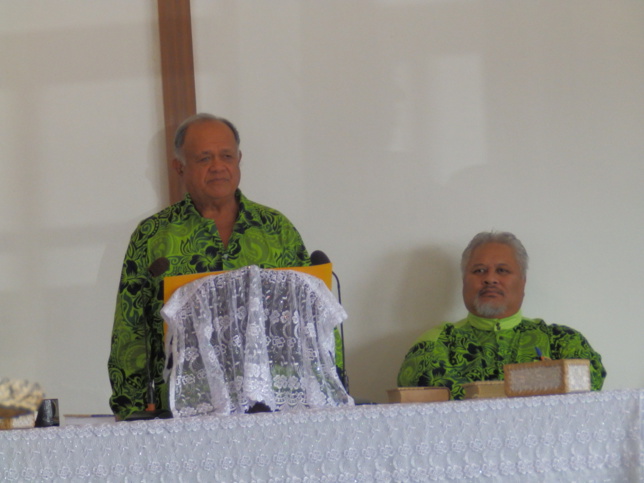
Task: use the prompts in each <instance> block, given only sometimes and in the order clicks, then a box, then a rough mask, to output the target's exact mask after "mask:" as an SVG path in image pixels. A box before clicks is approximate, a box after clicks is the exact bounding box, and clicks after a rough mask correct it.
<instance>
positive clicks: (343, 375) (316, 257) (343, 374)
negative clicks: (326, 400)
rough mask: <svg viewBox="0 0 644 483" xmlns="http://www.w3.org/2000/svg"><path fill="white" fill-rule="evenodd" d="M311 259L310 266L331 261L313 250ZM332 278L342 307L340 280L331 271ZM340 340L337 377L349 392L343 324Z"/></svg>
mask: <svg viewBox="0 0 644 483" xmlns="http://www.w3.org/2000/svg"><path fill="white" fill-rule="evenodd" d="M309 258H310V259H311V265H324V264H326V263H331V259H330V258H329V257H328V256H327V254H326V253H324V252H323V251H322V250H315V251H314V252H313V253H311V256H310V257H309ZM331 273H332V274H333V277H334V278H335V284H336V287H337V289H338V303H339V304H340V305H342V291H341V289H340V279H339V278H338V276H337V275H336V273H335V272H334V271H331ZM340 340H341V341H342V361H343V362H344V368H343V369H342V370H339V369H338V375H339V376H340V380H341V381H342V385H343V386H344V388H345V389H346V390H347V393H348V392H349V376H348V375H347V358H346V357H345V356H344V324H340Z"/></svg>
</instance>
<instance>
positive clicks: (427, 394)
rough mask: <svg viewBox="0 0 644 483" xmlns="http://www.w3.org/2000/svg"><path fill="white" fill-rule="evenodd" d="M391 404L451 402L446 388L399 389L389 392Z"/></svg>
mask: <svg viewBox="0 0 644 483" xmlns="http://www.w3.org/2000/svg"><path fill="white" fill-rule="evenodd" d="M387 394H388V395H389V402H390V403H421V402H436V401H449V389H448V388H446V387H399V388H396V389H390V390H388V391H387Z"/></svg>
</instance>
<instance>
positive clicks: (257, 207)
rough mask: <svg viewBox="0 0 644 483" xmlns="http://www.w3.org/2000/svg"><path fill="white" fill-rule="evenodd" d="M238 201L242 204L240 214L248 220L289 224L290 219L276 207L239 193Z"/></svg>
mask: <svg viewBox="0 0 644 483" xmlns="http://www.w3.org/2000/svg"><path fill="white" fill-rule="evenodd" d="M240 202H241V206H242V213H241V214H242V216H243V217H244V218H246V220H247V221H249V222H253V221H257V222H260V223H262V224H287V225H291V222H290V220H289V219H288V218H287V217H286V216H285V215H284V213H282V212H281V211H279V210H278V209H276V208H272V207H270V206H267V205H264V204H261V203H257V202H256V201H252V200H249V199H248V198H246V197H245V196H244V195H243V194H241V195H240Z"/></svg>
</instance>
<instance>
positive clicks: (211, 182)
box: [108, 114, 310, 419]
mask: <svg viewBox="0 0 644 483" xmlns="http://www.w3.org/2000/svg"><path fill="white" fill-rule="evenodd" d="M174 144H175V156H176V159H175V160H174V168H175V169H176V170H177V172H178V173H179V176H180V177H181V178H182V180H183V182H184V184H185V186H186V189H187V191H188V193H187V194H186V196H185V198H184V199H183V200H182V201H179V202H178V203H175V204H174V205H172V206H169V207H167V208H165V209H164V210H162V211H160V212H159V213H157V214H155V215H153V216H151V217H149V218H147V219H145V220H143V221H142V222H141V223H140V224H139V226H138V227H137V228H136V230H135V231H134V233H133V234H132V237H131V239H130V244H129V246H128V248H127V251H126V254H125V261H124V262H123V269H122V273H121V281H120V285H119V289H118V296H117V302H116V314H115V318H114V327H113V331H112V345H111V353H110V358H109V361H108V371H109V378H110V382H111V384H112V397H111V398H110V406H111V408H112V411H113V412H114V414H115V415H116V416H117V419H125V418H126V417H127V416H129V415H131V414H132V413H133V412H135V411H141V410H143V409H144V408H145V400H146V392H147V387H148V381H149V379H152V381H154V386H155V388H154V392H155V394H154V399H155V404H156V406H157V408H158V409H169V408H168V397H167V395H168V388H167V386H166V384H165V382H164V381H163V376H162V374H163V367H164V363H165V355H164V345H163V320H162V318H161V316H160V313H159V311H160V309H161V306H162V301H163V300H162V298H163V293H162V290H161V285H162V284H161V280H162V277H161V276H151V275H150V273H149V272H148V271H150V272H154V271H155V270H154V269H152V268H151V267H152V266H153V264H155V263H154V262H155V261H157V260H159V259H161V258H166V259H167V260H168V261H169V267H168V269H167V271H166V272H165V273H163V276H173V275H184V274H190V273H202V272H211V271H220V270H232V269H236V268H241V267H244V266H248V265H258V266H259V267H261V268H278V267H296V266H307V265H310V260H309V255H308V253H307V251H306V248H305V247H304V243H303V242H302V239H301V237H300V235H299V233H298V232H297V230H296V229H295V227H294V226H293V225H292V224H291V222H290V221H289V220H288V219H287V218H286V217H285V216H284V215H282V214H281V213H280V212H278V211H276V210H274V209H272V208H268V207H266V206H262V205H260V204H257V203H254V202H253V201H250V200H249V199H248V198H246V197H245V196H244V195H243V194H242V193H241V191H240V190H239V188H238V186H239V181H240V177H241V174H240V169H239V162H240V160H241V157H242V153H241V151H240V150H239V133H238V132H237V129H236V128H235V126H233V124H231V123H230V122H229V121H227V120H225V119H221V118H217V117H215V116H212V115H209V114H197V115H195V116H192V117H190V118H188V119H187V120H186V121H184V122H183V123H182V124H181V125H180V126H179V128H178V129H177V132H176V135H175V141H174ZM155 265H157V264H155ZM154 275H161V274H154ZM146 325H147V327H146ZM148 353H149V356H148ZM148 358H149V363H148V362H147V361H148ZM148 364H149V370H150V378H148V375H147V374H146V373H147V371H148Z"/></svg>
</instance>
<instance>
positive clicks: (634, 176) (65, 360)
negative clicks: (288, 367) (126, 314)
mask: <svg viewBox="0 0 644 483" xmlns="http://www.w3.org/2000/svg"><path fill="white" fill-rule="evenodd" d="M192 9H193V31H194V48H195V69H196V75H197V103H198V109H199V110H200V111H208V112H212V113H214V114H218V115H223V116H226V117H229V118H230V119H231V120H232V121H234V122H235V123H236V124H237V125H238V127H239V129H240V131H241V136H242V151H243V161H242V185H241V187H242V189H243V191H244V193H245V194H246V195H247V196H248V197H250V198H251V199H253V200H256V201H259V202H261V203H264V204H267V205H269V206H273V207H275V208H278V209H280V210H281V211H282V212H284V213H285V214H286V215H287V216H288V217H289V218H290V219H291V220H292V221H293V222H294V224H295V225H296V226H297V227H298V228H299V230H300V232H301V233H302V236H303V237H304V240H305V242H306V244H307V247H308V249H309V251H313V250H316V249H322V250H324V251H325V252H326V253H327V254H328V255H329V257H330V258H331V260H332V261H333V262H334V266H335V270H336V272H337V273H338V275H339V276H340V278H341V282H342V298H343V303H344V305H345V308H346V310H347V312H348V313H349V319H348V320H347V322H346V326H345V337H346V340H347V367H348V370H349V376H350V382H351V392H352V394H353V395H354V396H357V397H362V398H369V399H372V400H375V401H378V402H385V401H386V392H385V391H386V389H390V388H392V387H394V386H395V381H396V374H397V370H398V367H399V365H400V362H401V361H402V358H403V357H404V354H405V352H406V351H407V349H408V348H409V347H410V346H411V344H412V342H413V341H414V339H415V338H416V337H417V336H419V335H420V334H421V333H422V332H423V331H425V330H426V329H428V328H430V327H432V326H434V325H436V324H438V323H440V322H442V321H445V320H457V319H460V318H462V317H463V316H464V314H465V312H464V308H463V305H462V300H461V296H460V275H459V272H458V270H459V269H458V263H459V257H460V253H461V251H462V249H463V248H464V246H465V245H466V244H467V242H468V241H469V239H470V238H471V237H472V236H473V235H474V234H475V233H477V232H479V231H481V230H489V229H498V230H509V231H513V232H514V233H516V234H517V235H518V236H519V237H520V238H521V239H522V240H523V242H524V244H525V245H526V248H527V249H528V252H529V254H530V256H531V267H530V270H529V273H528V285H527V296H526V300H525V302H524V314H525V315H527V316H531V317H542V318H544V319H546V321H548V322H557V323H563V324H568V325H570V326H572V327H574V328H576V329H578V330H580V331H582V332H583V333H584V334H585V335H586V336H587V337H588V339H589V340H590V342H591V343H592V345H593V346H594V347H595V348H596V349H597V350H598V351H599V352H600V353H601V354H602V355H603V357H604V362H605V365H606V368H607V370H608V379H607V382H606V385H605V388H606V389H619V388H633V387H644V365H643V364H642V358H641V350H642V342H643V340H644V338H643V337H642V335H643V334H644V329H642V320H641V319H642V314H644V282H643V280H644V278H643V277H642V273H644V257H643V256H642V249H643V247H644V224H643V223H642V215H643V214H644V189H642V184H643V181H644V167H643V166H642V162H643V161H644V159H643V158H644V2H641V1H638V0H551V1H546V0H543V1H528V0H527V1H517V0H498V1H490V0H433V1H430V0H427V1H412V0H382V1H322V2H308V1H306V2H305V1H297V0H291V1H286V0H275V1H272V2H260V1H236V2H229V1H209V0H208V1H206V0H198V1H196V0H193V2H192ZM0 36H1V40H0V42H1V45H2V49H0V146H2V159H1V160H0V163H1V166H2V176H1V177H0V221H1V223H0V231H1V234H0V376H5V377H16V378H27V379H30V380H33V381H37V382H39V383H40V384H41V385H42V386H43V387H44V389H45V391H46V392H47V396H49V397H57V398H59V400H60V405H61V411H62V412H63V413H97V412H103V413H105V412H109V408H108V405H107V399H108V397H109V394H110V388H109V382H108V379H107V370H106V362H107V357H108V354H109V339H110V333H111V326H112V319H113V312H114V302H115V297H116V289H117V285H118V279H119V273H120V268H121V262H122V257H123V254H124V251H125V247H126V245H127V242H128V239H129V236H130V234H131V232H132V230H133V229H134V228H135V226H136V223H137V222H138V221H139V220H140V219H142V218H143V217H145V216H148V215H150V214H152V213H155V212H156V211H158V210H160V209H161V208H163V207H164V206H166V205H167V202H168V193H167V175H166V171H165V164H164V163H165V157H164V153H163V149H164V144H163V132H162V129H163V107H162V99H161V79H160V62H159V52H158V33H157V14H156V2H143V1H138V2H132V1H130V0H111V1H109V2H108V1H97V2H87V1H84V0H68V1H66V2H55V3H53V2H50V1H44V0H39V1H37V0H23V1H21V2H14V1H10V0H0Z"/></svg>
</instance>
